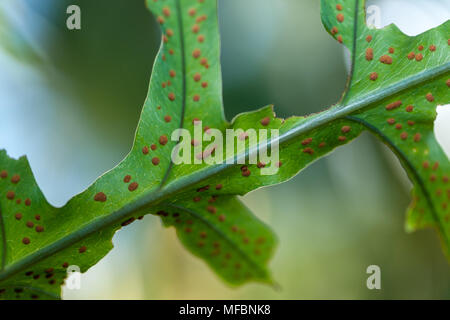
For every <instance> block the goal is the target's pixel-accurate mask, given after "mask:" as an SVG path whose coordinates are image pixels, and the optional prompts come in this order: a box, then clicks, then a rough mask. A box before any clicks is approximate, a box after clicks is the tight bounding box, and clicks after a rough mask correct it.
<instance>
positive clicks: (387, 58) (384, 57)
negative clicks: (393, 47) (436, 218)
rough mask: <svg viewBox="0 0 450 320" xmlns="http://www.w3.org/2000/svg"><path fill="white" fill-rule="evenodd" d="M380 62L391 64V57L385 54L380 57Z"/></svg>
mask: <svg viewBox="0 0 450 320" xmlns="http://www.w3.org/2000/svg"><path fill="white" fill-rule="evenodd" d="M380 62H381V63H384V64H392V57H391V56H388V55H387V54H385V55H382V56H381V57H380Z"/></svg>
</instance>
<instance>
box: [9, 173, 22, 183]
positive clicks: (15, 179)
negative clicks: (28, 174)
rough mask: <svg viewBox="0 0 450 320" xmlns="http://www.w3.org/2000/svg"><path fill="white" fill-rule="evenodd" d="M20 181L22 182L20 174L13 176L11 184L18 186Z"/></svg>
mask: <svg viewBox="0 0 450 320" xmlns="http://www.w3.org/2000/svg"><path fill="white" fill-rule="evenodd" d="M19 181H20V176H19V175H18V174H15V175H13V176H12V178H11V182H12V183H14V184H16V183H18V182H19Z"/></svg>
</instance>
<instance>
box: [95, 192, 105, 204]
mask: <svg viewBox="0 0 450 320" xmlns="http://www.w3.org/2000/svg"><path fill="white" fill-rule="evenodd" d="M94 200H95V201H98V202H105V201H106V194H104V193H103V192H99V193H97V194H96V195H95V196H94Z"/></svg>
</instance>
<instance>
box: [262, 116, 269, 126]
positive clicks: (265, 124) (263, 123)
mask: <svg viewBox="0 0 450 320" xmlns="http://www.w3.org/2000/svg"><path fill="white" fill-rule="evenodd" d="M269 123H270V117H265V118H263V119H261V124H262V125H263V126H267V125H269Z"/></svg>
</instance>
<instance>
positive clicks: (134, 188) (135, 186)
mask: <svg viewBox="0 0 450 320" xmlns="http://www.w3.org/2000/svg"><path fill="white" fill-rule="evenodd" d="M138 187H139V184H138V183H137V182H132V183H130V185H129V186H128V190H130V191H134V190H136V189H137V188H138Z"/></svg>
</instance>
